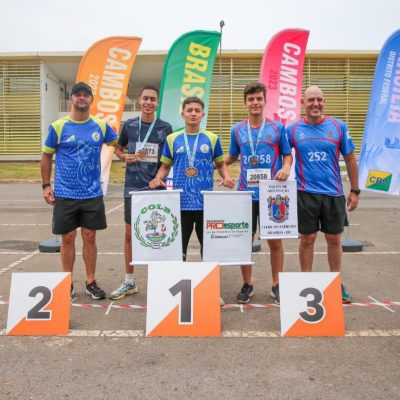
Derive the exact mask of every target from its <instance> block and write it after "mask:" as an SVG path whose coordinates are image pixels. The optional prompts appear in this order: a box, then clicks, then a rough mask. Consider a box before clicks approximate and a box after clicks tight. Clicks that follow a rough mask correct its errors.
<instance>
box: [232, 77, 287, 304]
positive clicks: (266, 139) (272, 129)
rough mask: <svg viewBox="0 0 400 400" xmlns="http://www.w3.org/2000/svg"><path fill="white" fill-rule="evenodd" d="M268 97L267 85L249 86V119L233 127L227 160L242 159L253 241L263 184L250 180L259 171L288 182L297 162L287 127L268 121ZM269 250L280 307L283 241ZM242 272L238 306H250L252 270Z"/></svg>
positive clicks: (242, 187)
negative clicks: (266, 112)
mask: <svg viewBox="0 0 400 400" xmlns="http://www.w3.org/2000/svg"><path fill="white" fill-rule="evenodd" d="M266 93H267V91H266V88H265V85H264V84H262V83H261V82H254V83H250V84H248V85H246V87H245V89H244V93H243V97H244V105H245V107H246V109H247V113H248V119H246V120H244V121H240V122H238V123H237V124H235V125H234V126H233V127H232V129H231V142H230V146H229V155H228V156H226V158H225V161H226V164H227V165H230V164H232V163H233V162H235V161H237V159H238V158H239V156H240V177H239V184H238V190H250V191H253V195H252V223H253V231H252V233H253V237H254V235H255V233H256V231H257V221H258V220H259V214H260V211H259V210H260V205H259V187H258V184H259V183H258V181H257V182H254V181H252V180H251V179H250V176H251V172H252V171H254V170H255V169H257V171H258V172H259V173H262V174H263V175H266V176H268V179H277V180H286V179H287V178H288V177H289V173H290V167H291V165H292V162H293V158H292V155H291V150H290V146H289V143H288V141H287V138H286V133H285V128H284V126H283V125H282V124H281V123H280V122H277V121H271V120H269V119H267V118H264V108H265V105H266ZM268 246H269V249H270V252H271V257H270V260H271V272H272V288H271V296H272V297H273V298H274V301H275V303H276V304H279V303H280V295H279V272H282V271H283V256H284V254H283V244H282V240H281V239H272V240H268ZM241 271H242V277H243V282H244V283H243V286H242V289H241V290H240V292H239V293H238V295H237V296H236V300H237V301H238V303H248V302H249V301H250V297H251V296H253V294H254V290H253V280H252V266H251V265H242V266H241Z"/></svg>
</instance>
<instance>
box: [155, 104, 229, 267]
mask: <svg viewBox="0 0 400 400" xmlns="http://www.w3.org/2000/svg"><path fill="white" fill-rule="evenodd" d="M203 110H204V103H203V101H202V100H201V99H199V98H198V97H188V98H186V99H185V100H184V101H183V103H182V118H183V119H184V121H185V128H184V129H181V130H179V131H176V132H174V133H172V134H171V135H169V136H168V137H167V140H166V142H165V145H164V149H163V152H162V156H161V162H162V164H161V167H160V169H159V170H158V172H157V174H156V176H155V178H154V179H153V180H151V181H150V184H149V186H150V187H151V188H156V187H159V186H166V184H165V179H166V177H167V176H168V173H169V171H170V169H171V166H172V165H173V166H174V178H173V187H174V189H182V190H183V193H182V194H181V224H182V250H183V259H184V260H186V253H187V248H188V244H189V239H190V235H191V233H192V231H193V227H194V226H195V231H196V235H197V238H198V240H199V242H200V252H201V254H203V208H204V207H203V206H204V205H203V195H202V194H201V191H202V190H212V189H213V175H214V164H215V166H216V168H217V169H218V172H219V174H220V176H221V177H222V182H221V184H220V186H222V185H223V186H226V187H228V188H233V187H234V182H233V181H232V179H231V178H230V176H229V173H228V169H227V166H226V164H225V162H224V157H223V152H222V147H221V142H220V140H219V138H218V137H217V135H215V134H214V133H212V132H209V131H206V130H202V129H201V128H200V122H201V120H202V119H203V117H204V111H203Z"/></svg>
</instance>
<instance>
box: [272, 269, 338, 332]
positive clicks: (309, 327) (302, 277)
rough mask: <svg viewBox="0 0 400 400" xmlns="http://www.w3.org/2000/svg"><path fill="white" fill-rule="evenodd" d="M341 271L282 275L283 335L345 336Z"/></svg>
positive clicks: (280, 282) (281, 308)
mask: <svg viewBox="0 0 400 400" xmlns="http://www.w3.org/2000/svg"><path fill="white" fill-rule="evenodd" d="M340 283H341V278H340V273H338V272H302V273H297V272H295V273H293V272H287V273H286V272H283V273H280V274H279V289H280V297H281V304H280V313H281V335H282V336H344V316H343V305H342V292H341V288H340Z"/></svg>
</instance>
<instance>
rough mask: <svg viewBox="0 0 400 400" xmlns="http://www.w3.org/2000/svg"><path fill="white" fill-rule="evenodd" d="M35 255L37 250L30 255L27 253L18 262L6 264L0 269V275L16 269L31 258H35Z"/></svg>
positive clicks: (37, 252)
mask: <svg viewBox="0 0 400 400" xmlns="http://www.w3.org/2000/svg"><path fill="white" fill-rule="evenodd" d="M37 254H39V250H35V251H32V252H31V253H28V254H27V255H25V256H24V257H21V258H20V259H19V260H17V261H14V262H13V263H11V264H8V265H7V266H6V267H4V268H2V269H0V275H3V274H4V273H5V272H7V271H9V270H10V269H12V268H14V267H16V266H17V265H19V264H22V263H23V262H25V261H27V260H29V259H31V258H32V257H34V256H36V255H37Z"/></svg>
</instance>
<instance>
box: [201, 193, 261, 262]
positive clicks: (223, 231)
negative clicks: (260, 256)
mask: <svg viewBox="0 0 400 400" xmlns="http://www.w3.org/2000/svg"><path fill="white" fill-rule="evenodd" d="M252 193H253V192H250V191H249V192H243V191H238V192H235V191H232V192H231V191H230V192H218V191H213V192H206V191H205V192H203V196H204V225H203V226H204V229H203V232H204V234H203V260H204V261H216V262H218V263H219V264H229V265H242V264H252V262H251V251H252V247H251V243H252V212H251V207H252V199H251V195H252ZM223 204H229V207H221V205H223Z"/></svg>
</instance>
